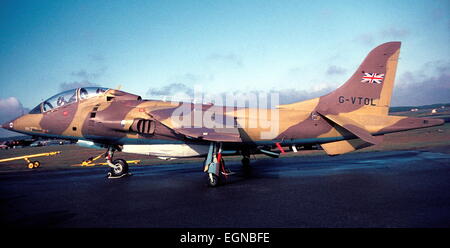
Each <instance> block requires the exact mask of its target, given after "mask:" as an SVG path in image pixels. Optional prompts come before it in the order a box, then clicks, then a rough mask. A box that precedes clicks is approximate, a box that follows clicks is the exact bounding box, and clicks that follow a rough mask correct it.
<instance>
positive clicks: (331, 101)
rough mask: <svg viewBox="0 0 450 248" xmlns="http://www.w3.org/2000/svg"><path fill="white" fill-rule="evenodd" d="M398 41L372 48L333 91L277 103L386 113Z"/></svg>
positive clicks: (322, 109)
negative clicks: (347, 77)
mask: <svg viewBox="0 0 450 248" xmlns="http://www.w3.org/2000/svg"><path fill="white" fill-rule="evenodd" d="M400 45H401V43H400V42H388V43H384V44H382V45H380V46H378V47H376V48H374V49H373V50H372V51H371V52H370V53H369V54H368V55H367V57H366V58H365V59H364V61H363V62H362V63H361V65H360V66H359V68H358V69H357V70H356V71H355V73H354V74H353V75H352V76H351V77H350V79H349V80H347V82H345V84H343V85H342V86H341V87H339V88H338V89H336V90H335V91H333V92H331V93H329V94H327V95H324V96H321V97H318V98H314V99H311V100H308V101H303V102H296V103H291V104H285V105H279V106H278V108H286V109H311V108H313V111H320V112H322V113H328V114H338V113H348V112H353V111H356V110H358V113H369V114H375V115H387V114H388V112H389V105H390V103H391V95H392V89H393V87H394V79H395V72H396V71H397V61H398V56H399V54H400Z"/></svg>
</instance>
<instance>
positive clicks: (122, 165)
mask: <svg viewBox="0 0 450 248" xmlns="http://www.w3.org/2000/svg"><path fill="white" fill-rule="evenodd" d="M112 163H113V164H114V168H111V169H110V171H109V173H108V178H121V177H123V176H126V175H128V163H127V162H126V161H125V160H123V159H116V160H114V161H113V162H112Z"/></svg>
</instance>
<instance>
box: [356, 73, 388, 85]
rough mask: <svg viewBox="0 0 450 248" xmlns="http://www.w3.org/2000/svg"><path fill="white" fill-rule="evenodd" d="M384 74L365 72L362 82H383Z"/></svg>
mask: <svg viewBox="0 0 450 248" xmlns="http://www.w3.org/2000/svg"><path fill="white" fill-rule="evenodd" d="M383 78H384V74H377V73H364V76H363V77H362V80H361V83H369V84H381V83H382V82H383Z"/></svg>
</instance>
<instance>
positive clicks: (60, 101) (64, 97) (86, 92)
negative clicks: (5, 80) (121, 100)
mask: <svg viewBox="0 0 450 248" xmlns="http://www.w3.org/2000/svg"><path fill="white" fill-rule="evenodd" d="M107 90H108V88H102V87H85V88H78V89H72V90H67V91H64V92H61V93H59V94H56V95H54V96H52V97H50V98H49V99H47V100H45V101H43V102H42V103H40V104H39V105H37V106H36V107H35V108H34V109H32V110H31V111H30V114H40V113H42V112H46V111H49V110H52V109H55V108H59V107H62V106H65V105H68V104H71V103H74V102H77V101H80V100H84V99H88V98H91V97H94V96H97V95H100V94H102V93H104V92H106V91H107Z"/></svg>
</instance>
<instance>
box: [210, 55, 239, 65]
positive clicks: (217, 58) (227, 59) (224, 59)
mask: <svg viewBox="0 0 450 248" xmlns="http://www.w3.org/2000/svg"><path fill="white" fill-rule="evenodd" d="M207 60H209V61H211V62H219V63H225V64H230V65H234V66H236V67H242V65H243V63H242V58H241V57H240V56H238V55H236V54H234V53H227V54H221V53H213V54H211V55H209V56H208V57H207Z"/></svg>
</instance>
